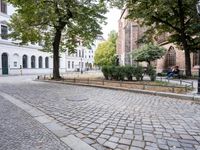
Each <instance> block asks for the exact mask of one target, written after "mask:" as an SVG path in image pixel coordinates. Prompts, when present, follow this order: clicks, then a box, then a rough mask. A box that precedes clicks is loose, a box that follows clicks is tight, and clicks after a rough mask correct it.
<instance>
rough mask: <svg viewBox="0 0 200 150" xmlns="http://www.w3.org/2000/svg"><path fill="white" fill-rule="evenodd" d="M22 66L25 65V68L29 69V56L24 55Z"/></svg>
mask: <svg viewBox="0 0 200 150" xmlns="http://www.w3.org/2000/svg"><path fill="white" fill-rule="evenodd" d="M22 64H23V68H28V56H27V55H23V57H22Z"/></svg>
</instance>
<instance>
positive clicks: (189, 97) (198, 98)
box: [34, 80, 200, 103]
mask: <svg viewBox="0 0 200 150" xmlns="http://www.w3.org/2000/svg"><path fill="white" fill-rule="evenodd" d="M34 81H39V82H50V83H59V84H69V85H78V86H88V87H96V88H104V89H111V90H121V91H128V92H135V93H141V94H149V95H155V96H162V97H169V98H176V99H181V100H190V101H194V102H199V103H200V96H195V95H184V94H177V93H169V92H156V91H149V90H140V89H130V88H124V87H112V86H105V85H95V84H84V83H71V82H63V81H55V80H34Z"/></svg>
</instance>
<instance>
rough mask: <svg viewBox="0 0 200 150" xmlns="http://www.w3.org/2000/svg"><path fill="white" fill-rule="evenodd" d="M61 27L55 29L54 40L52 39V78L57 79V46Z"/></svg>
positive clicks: (58, 61) (58, 65)
mask: <svg viewBox="0 0 200 150" xmlns="http://www.w3.org/2000/svg"><path fill="white" fill-rule="evenodd" d="M61 34H62V29H56V33H55V37H54V41H53V79H55V80H59V79H61V76H60V71H59V68H60V64H59V63H60V59H59V46H60V39H61Z"/></svg>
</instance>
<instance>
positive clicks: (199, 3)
mask: <svg viewBox="0 0 200 150" xmlns="http://www.w3.org/2000/svg"><path fill="white" fill-rule="evenodd" d="M196 7H197V13H198V15H200V0H198V1H197V4H196Z"/></svg>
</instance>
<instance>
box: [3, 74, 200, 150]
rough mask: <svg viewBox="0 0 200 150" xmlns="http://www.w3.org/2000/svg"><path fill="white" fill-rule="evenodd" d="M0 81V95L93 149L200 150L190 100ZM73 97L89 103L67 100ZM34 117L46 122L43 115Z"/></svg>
mask: <svg viewBox="0 0 200 150" xmlns="http://www.w3.org/2000/svg"><path fill="white" fill-rule="evenodd" d="M15 78H17V77H15ZM21 78H22V77H21ZM1 79H2V78H1V77H0V91H2V92H4V93H7V94H9V95H11V96H13V97H15V98H17V99H19V100H21V101H22V102H25V103H27V104H28V105H31V106H33V107H35V108H37V109H39V110H40V111H41V112H42V113H44V114H45V115H47V116H48V117H50V118H54V120H55V121H56V123H58V124H59V126H62V127H63V128H65V129H66V133H67V134H68V133H69V134H71V135H73V136H75V137H77V138H79V139H80V140H82V141H84V142H86V143H87V144H89V145H90V146H92V147H93V148H95V149H97V150H102V149H105V150H106V149H122V150H125V149H131V150H134V149H135V150H137V149H152V150H153V149H166V150H168V149H169V150H170V149H183V150H188V149H196V150H198V149H199V145H200V105H199V104H195V103H194V102H190V101H181V100H178V99H171V98H166V97H159V96H153V95H145V94H136V93H131V92H125V91H116V90H108V89H100V88H90V87H81V86H72V85H63V84H62V85H61V84H49V83H41V82H33V81H30V80H28V79H26V80H24V81H21V82H20V81H19V80H17V81H16V82H15V81H13V82H11V81H9V80H7V79H6V78H4V79H6V80H7V81H6V80H1ZM8 81H9V82H8ZM77 95H78V96H80V97H87V98H88V99H87V100H85V101H68V100H67V99H66V98H67V97H72V98H73V96H76V97H77ZM48 117H47V118H48ZM37 119H38V120H39V121H40V120H41V119H42V121H43V122H44V123H45V121H46V122H47V124H48V119H47V120H46V117H45V118H37ZM55 126H56V125H55Z"/></svg>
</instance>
